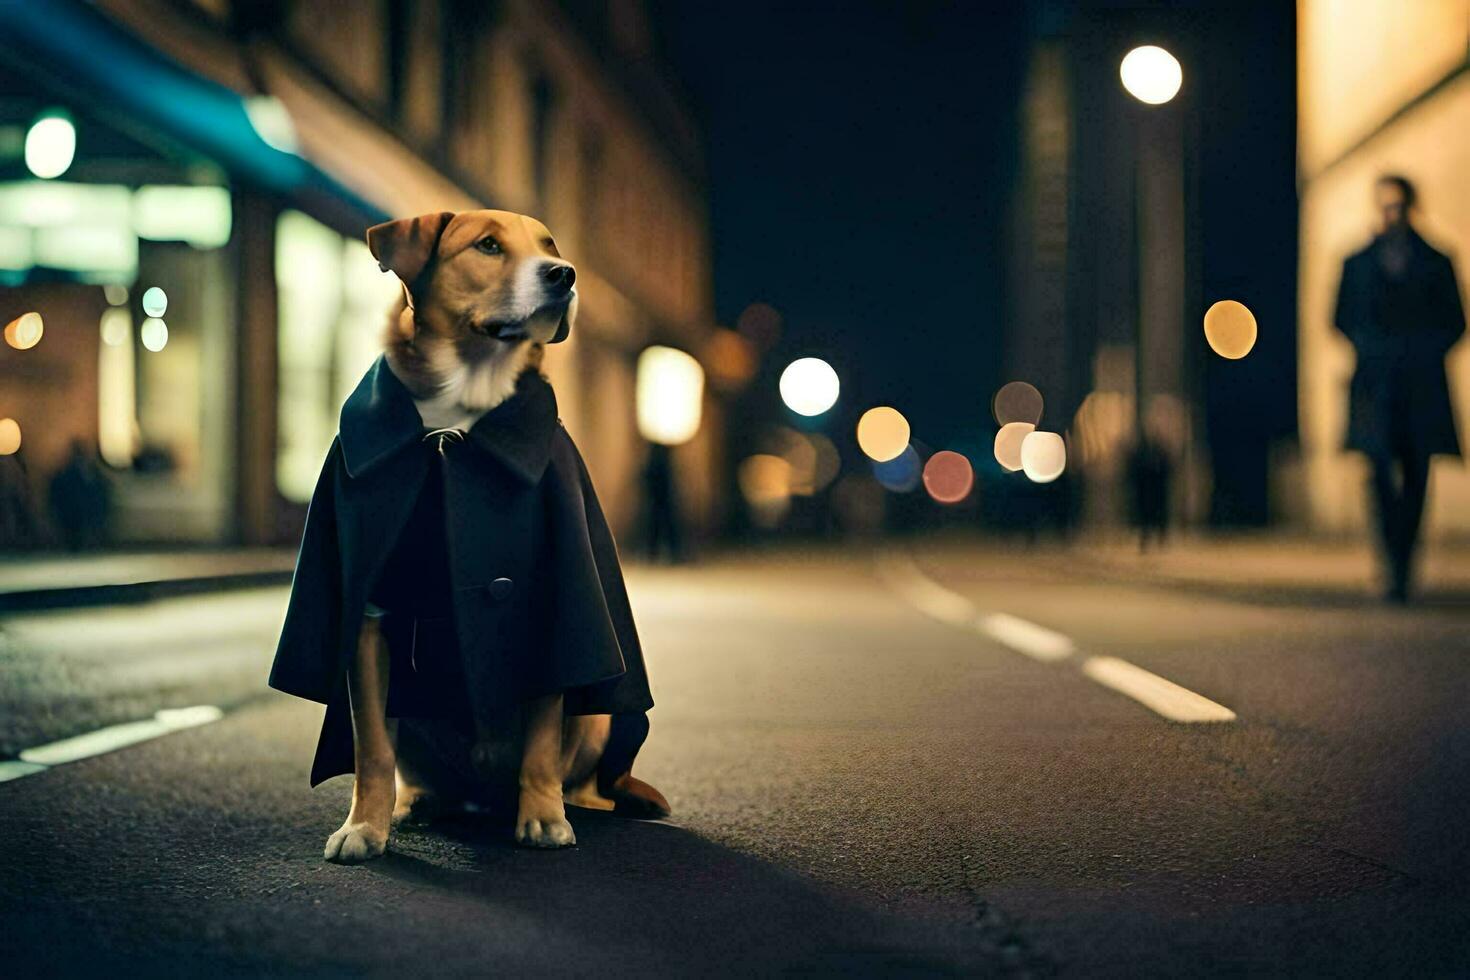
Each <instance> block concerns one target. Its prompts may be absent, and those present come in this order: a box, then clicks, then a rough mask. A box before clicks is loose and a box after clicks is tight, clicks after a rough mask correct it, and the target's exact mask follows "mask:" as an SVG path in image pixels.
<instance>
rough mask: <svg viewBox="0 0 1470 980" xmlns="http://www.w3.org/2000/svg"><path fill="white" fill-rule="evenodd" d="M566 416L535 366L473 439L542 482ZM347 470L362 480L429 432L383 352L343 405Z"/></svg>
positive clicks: (480, 424) (518, 474) (512, 469)
mask: <svg viewBox="0 0 1470 980" xmlns="http://www.w3.org/2000/svg"><path fill="white" fill-rule="evenodd" d="M559 422H560V420H559V419H558V418H557V408H556V394H555V393H554V392H553V391H552V390H551V385H549V384H547V382H546V380H545V379H544V378H542V377H541V376H540V375H539V374H537V373H535V372H534V371H527V372H526V373H525V374H523V375H521V379H520V381H518V382H517V383H516V391H515V394H514V395H512V396H511V397H510V398H508V399H507V400H506V401H504V402H503V403H501V404H500V405H497V406H496V407H495V408H493V409H491V410H490V411H488V412H486V413H485V414H484V415H482V416H481V417H480V419H479V421H477V422H476V423H475V424H474V426H473V427H472V428H471V429H470V433H469V441H470V442H471V444H473V445H474V446H476V447H477V448H478V449H479V450H480V451H482V452H484V453H485V454H486V455H488V456H490V457H491V458H493V459H494V460H496V461H497V462H499V463H500V464H501V465H502V466H504V467H505V468H506V469H507V470H509V471H510V472H511V473H513V474H514V475H515V476H516V477H518V478H519V479H521V480H523V481H525V482H526V483H530V484H534V483H537V482H538V481H540V479H541V474H542V473H544V472H545V471H546V464H547V462H548V461H549V460H550V459H551V440H552V437H553V436H554V435H555V434H556V428H557V426H558V424H559ZM338 428H339V432H340V434H341V442H342V459H343V462H344V463H345V464H346V466H347V474H348V476H351V477H352V478H353V479H357V478H358V477H360V476H362V475H363V474H364V473H367V472H368V471H370V470H372V469H373V468H375V467H376V466H378V464H380V463H381V462H383V461H384V460H386V459H388V458H389V457H390V456H392V455H394V454H395V453H397V452H399V451H401V450H403V449H404V448H406V447H407V446H409V445H412V444H413V443H415V442H417V441H418V440H419V439H421V438H422V437H423V434H424V423H423V419H421V418H420V417H419V410H418V408H417V406H415V405H414V403H413V396H412V395H411V394H410V393H409V391H408V389H407V388H405V387H404V385H403V382H402V381H399V380H398V376H397V375H395V374H394V373H393V369H392V368H390V367H389V366H388V360H387V358H386V357H383V356H379V357H378V359H377V360H376V361H375V362H373V366H372V367H371V368H370V369H369V370H368V373H367V374H365V375H364V376H363V379H362V380H361V381H360V382H358V385H357V388H356V389H355V390H354V391H353V392H352V394H351V395H350V396H349V397H348V399H347V401H346V402H345V403H344V404H343V405H342V416H341V419H340V421H339V424H338Z"/></svg>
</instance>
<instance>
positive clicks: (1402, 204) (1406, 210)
mask: <svg viewBox="0 0 1470 980" xmlns="http://www.w3.org/2000/svg"><path fill="white" fill-rule="evenodd" d="M1417 199H1418V193H1417V192H1416V191H1415V190H1414V185H1413V183H1411V182H1410V180H1409V178H1407V177H1403V176H1401V175H1399V174H1384V175H1383V176H1382V177H1379V178H1378V182H1377V183H1376V184H1374V185H1373V203H1374V205H1375V207H1376V208H1377V211H1378V230H1379V232H1380V233H1387V232H1390V231H1395V230H1398V229H1402V228H1407V227H1408V226H1409V223H1410V222H1409V218H1410V215H1411V214H1412V213H1413V210H1414V202H1415V201H1416V200H1417Z"/></svg>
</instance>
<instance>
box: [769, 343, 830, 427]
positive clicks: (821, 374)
mask: <svg viewBox="0 0 1470 980" xmlns="http://www.w3.org/2000/svg"><path fill="white" fill-rule="evenodd" d="M780 387H781V400H782V401H783V402H785V403H786V407H787V408H789V409H791V410H792V411H793V412H795V413H796V414H797V415H806V416H812V415H821V414H822V413H823V412H825V411H826V410H827V409H829V408H831V407H832V406H833V405H835V404H837V392H838V390H839V389H840V388H841V384H840V383H839V382H838V380H837V372H836V371H834V370H832V365H830V364H828V363H827V362H826V361H824V360H822V359H821V358H820V357H803V358H799V359H797V360H795V361H792V362H791V363H790V364H788V365H786V370H784V371H782V372H781V383H780Z"/></svg>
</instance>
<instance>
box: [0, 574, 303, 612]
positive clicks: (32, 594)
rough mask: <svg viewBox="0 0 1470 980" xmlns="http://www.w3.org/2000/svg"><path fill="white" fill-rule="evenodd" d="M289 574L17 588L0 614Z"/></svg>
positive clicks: (239, 584)
mask: <svg viewBox="0 0 1470 980" xmlns="http://www.w3.org/2000/svg"><path fill="white" fill-rule="evenodd" d="M291 574H292V572H291V569H271V570H262V571H253V572H233V573H226V574H223V575H205V576H197V577H194V578H169V579H156V580H153V581H144V582H109V583H105V584H102V585H79V586H72V587H62V588H50V589H18V590H16V591H14V592H4V593H0V613H10V612H38V611H43V610H47V609H71V608H81V607H86V606H111V605H122V604H125V603H137V602H148V601H150V600H153V599H165V598H172V597H176V596H185V595H199V594H203V593H207V592H228V591H230V590H232V589H246V588H253V587H257V586H266V585H289V584H290V582H291Z"/></svg>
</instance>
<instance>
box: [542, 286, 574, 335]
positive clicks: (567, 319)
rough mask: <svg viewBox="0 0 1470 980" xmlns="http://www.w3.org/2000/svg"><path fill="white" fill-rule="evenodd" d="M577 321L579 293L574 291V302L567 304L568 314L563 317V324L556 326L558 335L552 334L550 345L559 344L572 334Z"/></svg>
mask: <svg viewBox="0 0 1470 980" xmlns="http://www.w3.org/2000/svg"><path fill="white" fill-rule="evenodd" d="M576 320H577V291H576V290H575V289H574V290H572V301H571V302H570V303H568V304H567V309H566V312H565V313H563V314H562V315H561V322H560V323H558V324H557V325H556V333H554V334H552V336H551V339H550V340H548V341H547V343H548V344H559V343H561V342H562V341H563V340H566V339H567V337H568V336H569V335H570V334H571V332H572V324H573V323H575V322H576Z"/></svg>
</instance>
